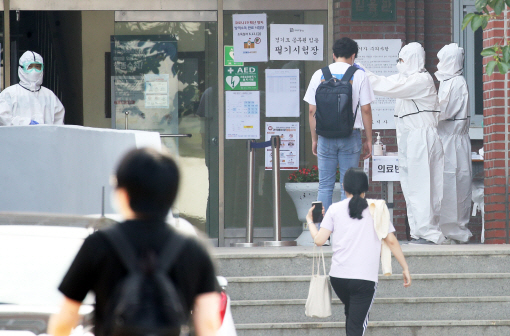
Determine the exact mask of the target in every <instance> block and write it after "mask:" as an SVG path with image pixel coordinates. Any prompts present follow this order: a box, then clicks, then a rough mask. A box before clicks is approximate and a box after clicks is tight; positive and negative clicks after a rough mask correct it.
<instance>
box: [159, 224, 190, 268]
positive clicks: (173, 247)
mask: <svg viewBox="0 0 510 336" xmlns="http://www.w3.org/2000/svg"><path fill="white" fill-rule="evenodd" d="M172 231H173V233H172V234H171V236H170V238H169V239H168V241H167V243H166V245H165V246H164V247H163V249H162V250H161V253H160V255H159V264H158V268H159V269H160V270H163V271H168V270H169V269H170V266H172V263H173V262H174V260H175V258H177V256H178V255H179V253H180V252H181V250H182V248H183V247H184V245H185V243H186V241H187V240H188V238H187V237H185V236H184V235H181V234H179V233H177V232H175V230H172Z"/></svg>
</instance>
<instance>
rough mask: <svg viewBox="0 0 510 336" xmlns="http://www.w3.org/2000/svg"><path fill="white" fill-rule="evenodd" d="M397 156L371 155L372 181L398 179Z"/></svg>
mask: <svg viewBox="0 0 510 336" xmlns="http://www.w3.org/2000/svg"><path fill="white" fill-rule="evenodd" d="M399 172H400V167H399V165H398V156H373V157H372V181H374V182H386V181H388V182H389V181H400V175H399Z"/></svg>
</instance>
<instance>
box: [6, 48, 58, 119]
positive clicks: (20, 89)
mask: <svg viewBox="0 0 510 336" xmlns="http://www.w3.org/2000/svg"><path fill="white" fill-rule="evenodd" d="M43 70H44V63H43V58H42V57H41V55H39V54H37V53H35V52H33V51H26V52H25V53H24V54H23V55H22V56H21V57H20V59H19V67H18V75H19V83H18V84H16V85H11V86H9V87H8V88H6V89H5V90H3V91H2V92H1V93H0V126H23V125H37V124H53V125H63V124H64V114H65V109H64V106H63V105H62V103H61V102H60V100H59V99H58V98H57V96H56V95H55V94H54V93H53V92H52V91H51V90H49V89H47V88H45V87H44V86H42V82H43Z"/></svg>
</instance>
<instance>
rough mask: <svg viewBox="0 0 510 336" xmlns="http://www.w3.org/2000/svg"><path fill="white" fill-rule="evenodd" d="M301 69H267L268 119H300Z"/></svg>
mask: <svg viewBox="0 0 510 336" xmlns="http://www.w3.org/2000/svg"><path fill="white" fill-rule="evenodd" d="M300 103H301V102H300V100H299V69H266V117H299V106H300Z"/></svg>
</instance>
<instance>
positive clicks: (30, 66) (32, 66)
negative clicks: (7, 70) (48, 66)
mask: <svg viewBox="0 0 510 336" xmlns="http://www.w3.org/2000/svg"><path fill="white" fill-rule="evenodd" d="M20 68H22V69H23V71H25V72H26V73H30V72H32V71H35V72H42V71H43V69H44V64H42V63H40V62H25V63H23V65H20Z"/></svg>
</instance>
